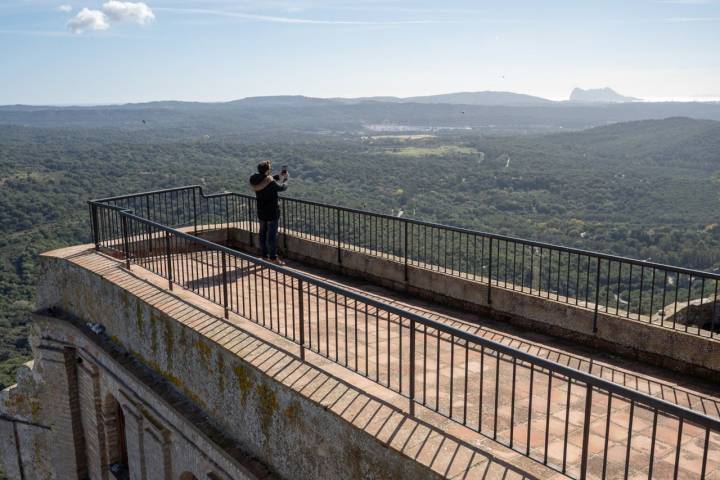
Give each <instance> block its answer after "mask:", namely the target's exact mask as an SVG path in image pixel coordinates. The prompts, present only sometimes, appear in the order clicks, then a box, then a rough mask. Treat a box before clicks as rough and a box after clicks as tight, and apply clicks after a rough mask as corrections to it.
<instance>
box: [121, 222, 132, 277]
mask: <svg viewBox="0 0 720 480" xmlns="http://www.w3.org/2000/svg"><path fill="white" fill-rule="evenodd" d="M120 218H121V219H122V221H121V223H122V236H123V254H124V255H125V267H127V269H128V270H130V239H129V236H128V224H127V216H126V215H124V214H123V213H122V212H121V213H120Z"/></svg>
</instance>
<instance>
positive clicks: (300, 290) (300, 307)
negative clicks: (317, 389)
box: [298, 279, 305, 362]
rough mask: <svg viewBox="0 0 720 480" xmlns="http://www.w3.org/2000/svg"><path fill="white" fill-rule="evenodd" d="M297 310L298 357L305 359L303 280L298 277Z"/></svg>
mask: <svg viewBox="0 0 720 480" xmlns="http://www.w3.org/2000/svg"><path fill="white" fill-rule="evenodd" d="M298 297H299V301H298V311H299V313H300V359H301V360H302V361H303V362H304V361H305V320H304V317H305V302H304V301H303V281H302V280H301V279H298Z"/></svg>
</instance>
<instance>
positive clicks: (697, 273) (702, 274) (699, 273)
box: [89, 185, 720, 280]
mask: <svg viewBox="0 0 720 480" xmlns="http://www.w3.org/2000/svg"><path fill="white" fill-rule="evenodd" d="M190 189H197V190H198V191H199V193H200V196H201V197H202V198H215V197H221V196H225V195H230V196H237V197H241V198H245V199H251V200H252V199H254V198H255V197H254V196H252V195H248V194H244V193H237V192H218V193H214V194H205V193H204V192H203V188H202V186H200V185H187V186H184V187H177V188H169V189H164V190H153V191H149V192H141V193H135V194H130V195H121V196H116V197H107V198H100V199H95V200H90V201H89V203H90V204H102V203H106V202H110V201H117V200H124V199H128V198H133V197H142V196H145V195H156V194H161V193H169V192H176V191H181V190H190ZM282 199H283V200H288V201H291V202H298V203H303V204H306V205H314V206H318V207H323V208H331V209H338V210H341V211H345V212H349V213H355V214H361V215H370V216H374V217H379V218H383V219H386V220H392V221H396V222H401V223H402V222H407V223H410V224H414V225H420V226H425V227H430V228H435V229H438V230H446V231H453V232H456V233H463V234H469V235H477V236H481V237H485V238H492V239H495V240H502V241H508V242H515V243H520V244H524V245H527V246H532V247H539V248H547V249H552V250H556V251H561V252H564V253H570V254H576V255H583V256H587V257H592V258H600V259H602V260H607V261H611V262H619V263H626V264H632V265H637V266H640V267H644V268H654V269H656V270H663V271H669V272H674V273H677V274H685V275H690V276H693V277H699V278H708V279H712V280H720V273H713V272H708V271H705V270H697V269H692V268H686V267H677V266H673V265H667V264H663V263H656V262H649V261H646V260H640V259H637V258H630V257H623V256H620V255H613V254H609V253H603V252H597V251H594V250H585V249H581V248H575V247H566V246H563V245H556V244H552V243H547V242H540V241H536V240H529V239H525V238H520V237H514V236H511V235H501V234H497V233H491V232H485V231H482V230H473V229H468V228H463V227H454V226H451V225H443V224H440V223H434V222H427V221H423V220H416V219H412V218H402V217H394V216H392V215H387V214H384V213H377V212H371V211H368V210H360V209H356V208H350V207H343V206H340V205H334V204H328V203H321V202H316V201H313V200H305V199H299V198H293V197H286V196H283V197H282Z"/></svg>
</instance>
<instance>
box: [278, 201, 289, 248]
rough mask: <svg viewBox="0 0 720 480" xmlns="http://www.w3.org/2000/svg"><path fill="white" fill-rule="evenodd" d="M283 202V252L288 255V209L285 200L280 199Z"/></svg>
mask: <svg viewBox="0 0 720 480" xmlns="http://www.w3.org/2000/svg"><path fill="white" fill-rule="evenodd" d="M280 202H281V204H282V215H281V219H280V220H281V222H282V234H283V249H284V250H285V251H284V252H283V253H284V254H285V256H286V257H287V250H288V227H287V213H286V212H287V209H286V208H285V200H283V199H281V200H280Z"/></svg>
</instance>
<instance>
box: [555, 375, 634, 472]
mask: <svg viewBox="0 0 720 480" xmlns="http://www.w3.org/2000/svg"><path fill="white" fill-rule="evenodd" d="M568 388H570V387H569V386H568ZM591 412H592V385H590V384H588V386H587V393H586V394H585V422H584V423H583V436H582V451H581V453H580V455H581V457H580V480H585V479H586V478H587V462H588V443H589V439H590V421H591V416H590V414H591ZM630 421H631V422H632V419H630ZM566 441H567V439H566ZM628 448H629V447H628Z"/></svg>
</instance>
